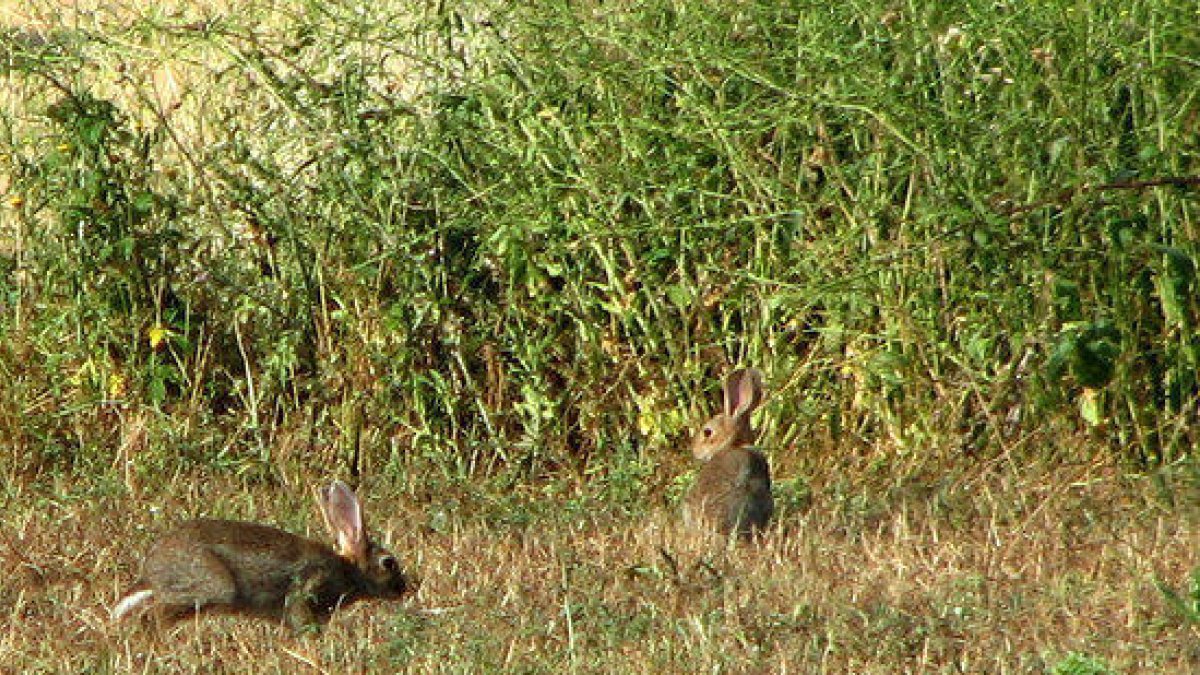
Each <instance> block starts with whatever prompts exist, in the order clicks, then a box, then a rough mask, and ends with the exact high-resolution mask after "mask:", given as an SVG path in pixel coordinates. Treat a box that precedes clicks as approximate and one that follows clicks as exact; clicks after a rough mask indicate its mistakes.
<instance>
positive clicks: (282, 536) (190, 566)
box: [112, 481, 408, 631]
mask: <svg viewBox="0 0 1200 675" xmlns="http://www.w3.org/2000/svg"><path fill="white" fill-rule="evenodd" d="M318 502H319V503H320V506H321V513H322V514H324V516H325V524H326V525H327V526H328V527H329V531H330V532H331V533H332V534H333V537H334V539H335V540H336V542H337V550H336V551H335V550H334V549H332V548H330V547H329V546H327V545H325V544H322V543H319V542H316V541H312V540H310V539H305V538H304V537H299V536H296V535H294V534H291V533H288V532H284V531H283V530H279V529H276V528H274V527H269V526H266V525H259V524H257V523H245V522H238V521H232V520H210V519H200V520H190V521H187V522H184V523H182V524H180V525H179V526H178V527H176V528H175V529H174V530H172V531H170V532H168V533H167V534H166V535H164V536H163V537H162V538H161V539H159V540H158V542H156V543H155V545H154V546H153V547H152V548H151V549H150V553H149V554H148V555H147V556H146V561H145V564H144V566H143V569H142V578H141V581H140V582H138V584H137V585H136V586H135V587H134V588H133V589H132V590H131V591H130V593H129V594H128V595H126V596H125V598H123V599H122V600H121V601H120V602H118V603H117V605H116V607H114V608H113V614H112V615H113V619H114V620H117V621H119V620H121V619H122V618H124V617H125V616H127V615H129V614H131V613H134V612H136V613H138V614H141V613H143V612H145V611H146V610H148V609H149V610H152V613H153V615H154V616H155V617H156V618H157V619H158V620H159V621H161V622H164V623H171V622H174V621H176V620H179V619H183V618H186V617H189V616H191V615H193V614H195V613H197V612H200V611H202V610H211V611H217V612H225V613H234V614H246V615H250V616H258V617H264V618H270V619H275V620H286V621H287V622H288V623H289V624H290V625H291V626H292V627H293V628H294V629H296V630H297V631H301V630H304V629H309V628H314V627H315V628H319V627H320V625H321V624H324V623H325V622H327V621H328V620H329V617H330V615H331V614H332V613H333V610H334V609H336V608H338V607H343V606H346V605H349V604H350V603H352V602H354V601H356V600H359V599H362V598H399V597H400V596H402V595H403V594H404V592H405V590H406V589H407V588H408V582H407V580H406V579H405V577H404V575H403V574H402V573H401V571H400V566H399V564H398V563H397V562H396V558H395V556H393V555H392V554H391V553H388V552H387V551H385V550H384V549H382V548H381V547H379V546H378V545H377V544H375V543H374V542H372V541H371V539H370V538H369V537H368V536H367V531H366V529H365V528H364V525H363V515H362V507H361V506H360V505H359V503H358V498H357V497H355V496H354V492H353V491H352V490H351V489H350V488H349V487H348V486H347V485H346V484H345V483H342V482H341V481H335V482H334V483H333V484H332V485H331V486H329V487H328V488H326V489H324V490H321V491H320V494H319V497H318Z"/></svg>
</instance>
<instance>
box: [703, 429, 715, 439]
mask: <svg viewBox="0 0 1200 675" xmlns="http://www.w3.org/2000/svg"><path fill="white" fill-rule="evenodd" d="M712 435H713V428H712V427H704V437H705V438H712Z"/></svg>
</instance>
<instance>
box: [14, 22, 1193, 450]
mask: <svg viewBox="0 0 1200 675" xmlns="http://www.w3.org/2000/svg"><path fill="white" fill-rule="evenodd" d="M513 4H514V5H520V6H513V7H506V8H490V9H489V8H482V7H480V8H479V9H477V10H475V11H473V12H471V13H464V12H459V11H451V10H449V9H445V8H440V9H436V10H429V11H428V13H425V14H418V15H413V14H412V12H413V10H412V9H411V7H410V6H409V5H410V3H397V4H396V5H391V3H375V4H374V5H372V6H370V7H367V6H363V7H358V8H352V7H349V6H343V5H338V4H336V3H335V4H333V5H330V4H329V3H315V2H314V3H311V4H310V5H308V6H307V7H305V8H304V9H303V10H302V11H299V12H297V13H295V14H287V15H285V14H280V15H275V16H270V17H264V16H245V17H239V18H233V17H215V18H212V19H211V20H209V21H204V22H194V23H188V22H184V21H182V20H180V19H178V18H172V17H167V18H163V17H157V18H143V19H142V20H140V21H138V22H134V23H133V24H130V25H128V26H127V27H126V28H125V32H124V36H125V38H126V39H125V40H116V41H114V40H111V39H105V40H102V39H100V37H99V35H98V34H92V33H89V32H88V30H87V29H86V28H79V29H75V30H70V31H66V30H64V31H59V32H53V33H47V34H45V35H33V34H31V33H28V32H10V33H8V34H7V35H6V36H5V37H4V38H3V43H2V44H3V49H4V51H5V54H4V55H5V56H6V57H7V58H6V63H7V69H8V70H7V75H6V77H7V78H8V80H9V81H10V82H11V83H12V84H13V91H12V94H11V96H12V97H13V99H14V100H16V101H19V103H20V105H18V106H9V109H8V112H7V113H5V118H4V121H5V126H4V134H5V135H4V137H3V139H2V140H0V143H3V144H4V145H5V146H8V147H6V148H5V149H6V153H5V154H7V155H9V157H10V162H11V167H10V170H11V175H12V180H11V184H10V185H9V186H8V198H7V199H8V202H7V206H6V211H7V213H6V214H5V216H4V218H5V221H4V222H5V223H6V224H5V226H4V232H3V235H2V236H3V246H2V247H0V252H2V257H0V262H3V265H4V269H5V274H4V275H3V279H2V280H0V283H2V284H3V291H4V298H5V300H4V303H5V304H4V314H3V317H2V318H0V331H3V335H4V343H5V346H4V348H3V352H0V363H2V366H3V370H4V371H5V373H6V377H8V378H9V380H10V385H9V387H8V392H7V393H6V394H5V396H4V398H5V400H4V402H3V404H2V406H3V407H2V408H0V414H3V415H4V417H5V418H6V421H5V427H6V428H9V429H14V430H16V431H14V433H15V434H16V438H17V443H18V447H20V448H24V449H27V450H28V451H29V452H28V453H26V454H25V455H24V459H23V460H22V462H23V464H22V466H24V467H27V468H37V467H40V466H42V465H43V464H44V463H45V462H47V461H54V460H56V458H68V459H70V458H77V457H78V456H79V453H81V452H86V451H87V448H89V447H92V444H93V443H100V444H101V445H103V443H104V438H106V434H110V433H113V429H114V428H115V427H114V426H113V425H110V424H107V421H109V420H111V419H113V418H114V416H117V417H122V418H124V417H127V416H129V415H132V414H135V413H136V412H137V411H141V412H140V413H139V414H145V413H147V412H148V411H149V412H151V413H152V414H154V415H156V416H158V418H159V419H160V420H161V421H162V427H163V428H164V431H163V433H164V434H166V435H167V436H168V437H169V438H170V439H171V440H170V443H171V446H172V447H176V448H182V449H184V450H187V451H186V452H184V451H181V454H180V456H181V457H191V458H198V459H201V460H205V461H207V460H211V458H212V457H213V456H214V453H227V452H228V451H230V449H232V450H233V454H234V455H240V454H244V455H245V456H247V457H253V458H259V459H261V458H266V459H267V460H268V461H269V460H270V456H271V450H270V448H271V446H272V442H273V439H276V437H277V435H278V434H280V433H284V432H285V431H288V430H291V431H295V430H298V429H308V431H306V432H301V433H309V434H310V435H312V436H313V437H314V438H316V437H320V438H322V439H325V440H326V441H328V442H334V443H337V444H340V445H346V446H350V445H353V446H355V447H357V446H358V445H359V444H362V446H363V448H362V451H363V453H364V457H365V459H366V461H372V462H385V461H388V459H389V458H392V457H393V454H392V453H403V452H408V451H409V450H408V448H410V447H412V448H416V450H417V451H420V452H429V453H445V456H446V457H448V458H449V459H450V460H451V461H452V462H455V463H458V465H459V466H462V467H464V468H467V469H473V468H488V467H495V466H496V465H497V463H503V464H505V465H507V466H511V467H517V468H520V469H522V470H528V471H531V472H535V473H537V472H542V471H549V470H554V468H555V467H557V466H561V465H563V464H564V463H568V464H574V463H576V462H578V461H581V460H582V461H586V460H587V459H588V458H591V457H597V458H600V459H603V458H605V457H607V456H610V455H611V454H612V453H613V452H616V451H621V450H635V451H637V450H640V449H643V448H649V449H651V450H652V451H654V452H658V451H660V450H662V449H663V448H665V447H667V446H668V444H670V443H673V442H675V441H676V440H677V439H678V438H679V437H680V435H681V434H684V433H686V432H687V429H688V426H687V425H688V423H689V421H690V420H692V419H694V418H695V417H696V416H698V415H700V414H701V413H702V411H703V409H705V408H706V407H707V406H709V405H710V404H711V402H710V399H711V398H712V397H714V396H715V392H716V387H715V384H716V382H717V379H716V378H718V377H719V376H720V375H722V374H723V373H724V372H726V371H727V370H728V369H729V368H730V367H731V366H732V365H733V364H736V363H748V364H755V365H758V366H760V367H762V368H763V369H764V370H765V371H766V372H767V374H768V377H769V379H770V382H771V385H772V388H773V390H774V395H773V397H772V398H771V400H770V401H769V403H768V405H767V407H766V410H767V412H766V415H764V423H765V425H766V427H767V430H768V433H767V437H766V439H765V440H766V442H767V444H768V445H770V446H771V447H772V448H773V449H774V450H775V452H776V453H779V455H790V456H792V457H795V456H797V455H799V456H804V455H805V454H806V453H813V452H822V451H824V449H825V448H829V447H831V446H830V445H829V443H830V442H836V443H842V444H851V443H853V444H859V443H866V444H873V443H876V442H879V441H883V442H884V444H883V445H884V447H891V448H895V449H896V450H897V451H915V452H923V451H930V452H932V451H934V450H936V449H938V448H944V449H950V450H960V449H961V450H964V451H967V452H979V451H987V450H989V449H995V448H1002V447H1003V448H1011V447H1014V446H1016V445H1019V444H1020V441H1021V439H1023V438H1026V437H1027V436H1028V435H1029V434H1037V433H1041V432H1053V433H1067V434H1070V433H1077V432H1078V433H1092V434H1095V435H1096V436H1097V438H1098V439H1102V440H1104V441H1106V442H1108V443H1110V444H1111V446H1112V447H1113V448H1114V449H1115V450H1116V452H1117V453H1118V454H1119V456H1121V457H1123V458H1130V459H1134V460H1147V459H1149V460H1159V459H1162V458H1165V457H1170V456H1173V455H1176V454H1179V453H1181V452H1186V451H1187V450H1188V449H1189V448H1190V446H1191V444H1192V443H1193V441H1194V438H1193V437H1194V435H1195V431H1194V430H1193V429H1194V424H1193V422H1194V418H1195V414H1196V403H1197V400H1196V396H1197V392H1198V391H1200V389H1198V386H1200V385H1198V382H1197V379H1196V369H1197V366H1198V365H1200V338H1198V335H1197V330H1196V321H1197V309H1198V308H1197V305H1196V301H1195V296H1196V283H1197V282H1196V257H1197V253H1198V248H1197V241H1196V236H1195V228H1196V218H1197V215H1198V203H1200V200H1198V198H1197V184H1196V181H1195V179H1194V177H1195V176H1196V175H1200V104H1198V103H1197V99H1196V95H1195V87H1194V86H1193V84H1194V82H1195V80H1196V75H1197V71H1196V63H1197V58H1200V34H1198V33H1197V32H1196V30H1195V25H1196V21H1197V16H1196V14H1195V7H1194V4H1193V3H1188V2H1132V3H1130V2H1093V3H1083V4H1081V3H1057V2H1051V3H1032V4H1030V3H1015V4H1009V3H1003V2H999V3H997V2H982V1H973V2H968V3H959V5H956V6H955V7H958V9H954V10H953V11H952V10H951V9H949V6H945V8H941V9H938V8H934V7H933V6H931V7H929V8H925V7H924V6H923V5H920V4H919V3H918V4H905V3H899V4H897V3H884V2H875V3H866V4H865V5H864V4H862V3H859V4H857V5H853V4H852V5H836V4H834V5H831V4H829V3H809V2H782V3H781V2H769V1H765V0H764V1H757V0H753V1H750V2H731V3H705V2H695V3H687V2H668V1H665V0H663V1H658V2H648V3H618V5H621V6H619V7H614V6H612V4H611V3H532V4H533V6H530V7H526V6H524V5H523V4H520V3H513ZM625 5H628V6H625ZM252 26H255V28H252ZM261 26H269V28H266V29H264V28H261ZM163 69H167V72H168V73H169V74H170V75H171V77H172V78H174V80H182V81H183V82H185V84H184V85H183V86H182V87H180V88H178V89H177V90H171V89H170V88H169V87H166V88H164V87H163V78H162V77H161V74H162V72H163ZM172 91H174V93H172ZM1164 179H1167V180H1164ZM214 426H217V427H220V428H222V429H225V430H227V431H228V432H229V433H228V434H225V435H224V436H223V437H222V438H221V439H220V440H215V439H212V438H211V437H209V436H207V435H203V434H200V433H199V432H198V431H197V430H198V429H201V428H211V427H214ZM364 431H366V432H367V433H368V436H367V437H366V438H367V440H366V442H363V441H362V440H361V437H360V434H361V433H363V432H364ZM230 438H232V439H234V440H232V441H230V440H229V439H230ZM206 439H207V440H206ZM389 439H390V440H391V442H388V441H389ZM314 442H315V441H314ZM189 449H190V450H189Z"/></svg>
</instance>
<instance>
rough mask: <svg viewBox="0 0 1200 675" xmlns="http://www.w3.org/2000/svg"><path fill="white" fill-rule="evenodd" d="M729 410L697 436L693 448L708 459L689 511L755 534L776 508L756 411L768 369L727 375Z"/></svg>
mask: <svg viewBox="0 0 1200 675" xmlns="http://www.w3.org/2000/svg"><path fill="white" fill-rule="evenodd" d="M724 400H725V407H724V410H723V411H722V412H721V413H719V414H717V415H716V416H714V417H713V418H712V419H710V420H709V421H708V422H706V423H705V424H704V426H702V427H701V428H700V431H699V432H698V433H697V434H696V436H695V438H693V439H692V454H693V455H695V457H696V459H698V460H700V461H701V462H703V466H701V467H700V474H699V476H697V478H696V485H695V487H693V488H692V491H691V492H690V493H689V494H688V496H687V499H686V502H685V505H684V506H685V514H686V515H687V517H688V520H689V521H691V522H696V521H702V522H703V523H705V524H706V525H708V526H711V527H715V528H716V529H717V530H718V531H719V532H722V533H724V534H731V533H736V534H737V535H739V536H742V537H750V536H752V535H754V534H755V533H757V532H759V531H761V530H762V529H763V528H764V527H766V525H767V523H768V522H769V521H770V519H771V515H772V513H773V512H774V510H775V505H774V502H773V500H772V498H771V472H770V467H769V465H768V464H767V459H766V457H765V456H764V455H763V454H762V452H761V451H759V450H758V449H756V448H753V447H751V444H752V443H754V439H755V435H756V434H755V431H754V428H753V427H752V426H751V424H750V415H751V413H753V412H754V409H755V408H756V407H758V404H759V402H761V401H762V373H760V372H759V371H757V370H754V369H748V370H736V371H734V372H733V373H731V374H730V375H729V377H728V378H727V379H726V381H725V396H724Z"/></svg>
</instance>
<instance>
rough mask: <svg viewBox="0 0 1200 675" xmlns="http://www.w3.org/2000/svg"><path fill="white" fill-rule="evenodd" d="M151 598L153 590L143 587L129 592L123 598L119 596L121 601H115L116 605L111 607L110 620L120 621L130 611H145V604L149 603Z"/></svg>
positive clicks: (152, 597)
mask: <svg viewBox="0 0 1200 675" xmlns="http://www.w3.org/2000/svg"><path fill="white" fill-rule="evenodd" d="M153 599H154V591H152V590H150V589H144V590H140V591H134V592H133V593H130V594H129V595H127V596H125V597H124V598H121V601H120V602H118V603H117V605H116V607H113V609H112V620H113V621H120V620H121V619H124V618H125V617H126V616H127V615H129V613H130V612H137V613H139V614H140V613H141V612H143V611H145V605H147V604H149V603H150V601H151V600H153Z"/></svg>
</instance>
